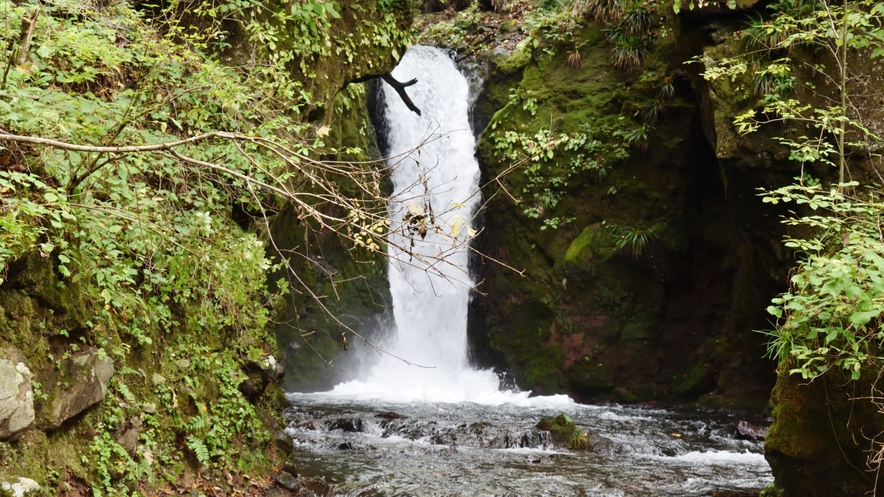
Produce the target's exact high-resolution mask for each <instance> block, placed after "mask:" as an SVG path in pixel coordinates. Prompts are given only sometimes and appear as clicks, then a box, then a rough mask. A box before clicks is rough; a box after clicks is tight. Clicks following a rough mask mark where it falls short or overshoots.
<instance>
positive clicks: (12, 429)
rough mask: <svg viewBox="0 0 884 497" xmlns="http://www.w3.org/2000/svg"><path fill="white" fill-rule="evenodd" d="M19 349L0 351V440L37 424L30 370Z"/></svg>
mask: <svg viewBox="0 0 884 497" xmlns="http://www.w3.org/2000/svg"><path fill="white" fill-rule="evenodd" d="M21 358H22V356H21V353H19V352H17V351H0V440H9V439H16V438H18V437H19V436H20V435H21V434H22V433H24V432H25V431H26V430H27V429H28V428H30V427H31V425H33V424H34V392H33V391H32V390H31V370H30V369H28V367H27V366H26V365H25V363H24V362H23V361H22V360H21Z"/></svg>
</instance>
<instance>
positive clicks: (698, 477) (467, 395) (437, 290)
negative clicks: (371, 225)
mask: <svg viewBox="0 0 884 497" xmlns="http://www.w3.org/2000/svg"><path fill="white" fill-rule="evenodd" d="M393 76H394V77H395V78H396V79H397V80H399V81H403V82H404V81H407V80H411V79H412V78H417V80H418V82H417V83H416V84H415V85H413V86H409V87H408V88H407V91H408V94H409V95H410V96H411V98H412V100H413V101H414V103H415V105H416V106H417V107H418V108H420V109H421V111H422V113H421V115H420V116H418V115H417V114H416V113H414V112H411V111H410V110H408V108H407V107H406V106H405V104H404V103H403V102H402V101H401V99H400V98H399V96H398V95H396V93H395V92H394V90H393V89H392V88H391V87H389V86H388V85H384V88H383V90H382V91H383V92H384V98H383V99H382V101H383V102H384V116H385V121H386V130H385V131H386V133H385V137H386V140H387V142H388V148H389V150H387V155H388V156H390V157H394V159H392V160H391V161H390V163H389V166H390V167H391V169H392V178H393V184H394V199H395V201H394V202H392V203H391V205H390V218H391V231H392V233H391V235H390V237H389V242H390V243H389V245H388V255H389V258H390V262H389V264H390V268H389V274H390V292H391V295H392V298H393V305H394V308H393V314H394V318H395V330H389V331H390V333H388V339H387V340H385V341H383V343H381V344H380V350H378V351H373V350H371V351H370V353H369V355H370V356H371V357H373V358H374V360H373V361H368V359H369V358H368V357H367V358H366V361H364V362H366V365H365V367H364V370H363V371H360V372H359V373H360V374H359V378H360V379H358V380H353V381H349V382H346V383H342V384H340V385H338V386H337V387H335V388H334V389H333V390H332V391H330V392H318V393H289V394H288V398H289V400H290V401H291V402H292V407H290V408H289V409H287V410H286V413H285V414H286V417H287V419H288V421H289V425H288V428H287V433H288V434H289V435H290V436H291V437H292V439H293V441H294V444H295V460H294V463H295V466H296V467H297V468H298V471H299V472H300V473H301V474H304V475H312V476H315V477H318V478H320V479H321V480H322V482H323V484H322V485H321V488H317V489H316V490H315V492H314V493H315V494H316V495H353V496H357V495H359V496H431V495H432V496H443V495H444V496H479V495H483V496H484V495H488V496H529V495H531V496H533V495H550V496H649V495H655V496H701V495H713V493H714V492H722V491H733V492H756V493H757V491H759V490H760V489H761V488H762V487H763V486H764V485H765V484H766V483H767V482H769V481H771V480H772V477H771V475H770V468H769V467H768V465H767V462H766V461H765V459H764V457H763V455H762V442H760V441H758V440H754V441H753V440H743V439H741V437H740V436H739V435H740V433H741V431H742V432H743V433H744V434H745V432H746V430H740V429H738V426H739V425H740V422H741V421H744V420H743V418H740V417H738V416H737V415H736V414H734V413H729V412H721V411H711V410H700V409H695V410H681V411H671V410H662V409H650V408H635V407H620V406H587V405H580V404H576V403H574V402H573V401H572V400H571V399H570V398H568V397H566V396H562V395H557V396H547V397H533V398H529V396H528V393H527V392H516V391H508V390H502V389H500V387H499V385H500V381H499V379H498V377H497V376H496V375H495V374H494V373H493V372H491V371H487V370H476V369H473V368H471V367H470V366H469V364H468V351H467V335H466V332H467V329H466V328H467V307H468V303H469V298H470V290H471V287H472V285H473V283H474V282H473V279H472V277H471V276H470V274H469V272H468V270H467V262H468V249H467V244H468V243H469V236H470V233H469V232H470V230H469V229H468V228H469V227H470V226H471V219H472V216H473V215H474V214H475V211H476V209H477V207H478V204H479V202H480V198H479V194H478V188H479V187H478V181H479V166H478V163H477V162H476V159H475V157H474V152H475V140H474V137H473V133H472V131H471V130H470V124H469V117H468V115H469V105H470V102H471V101H472V100H473V98H474V97H475V91H473V92H472V94H471V89H470V85H469V83H468V81H467V79H466V78H465V77H464V76H463V75H461V73H460V72H459V71H458V69H457V68H456V66H455V64H454V62H453V61H452V60H451V58H450V57H449V56H448V54H447V53H446V52H444V51H442V50H440V49H436V48H432V47H421V46H417V47H413V48H412V49H411V50H409V51H408V53H406V54H405V56H404V57H403V59H402V61H401V63H400V64H399V66H398V67H397V68H396V70H395V71H394V72H393ZM421 144H422V145H421ZM419 145H420V147H419V149H418V150H416V151H414V152H412V153H411V154H408V155H406V154H407V152H409V151H411V150H414V149H415V148H416V147H418V146H419ZM560 413H566V414H568V415H569V416H571V417H572V418H573V420H574V422H575V424H576V425H577V427H578V428H579V429H580V430H582V431H585V432H587V433H589V434H590V437H589V438H590V440H591V441H592V442H591V443H590V450H586V451H571V450H569V449H568V448H566V447H559V446H556V445H555V444H554V443H553V442H552V441H551V439H550V437H549V433H548V432H545V431H542V430H539V429H537V428H535V425H536V424H537V422H538V421H539V420H540V418H541V417H543V416H547V415H551V416H554V415H558V414H560ZM731 495H743V494H731ZM746 495H748V494H746Z"/></svg>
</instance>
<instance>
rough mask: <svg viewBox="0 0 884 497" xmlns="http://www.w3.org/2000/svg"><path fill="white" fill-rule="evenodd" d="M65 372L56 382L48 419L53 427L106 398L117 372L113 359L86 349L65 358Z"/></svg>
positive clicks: (51, 427) (48, 423)
mask: <svg viewBox="0 0 884 497" xmlns="http://www.w3.org/2000/svg"><path fill="white" fill-rule="evenodd" d="M62 372H63V374H64V377H63V378H62V379H61V380H60V381H59V382H58V384H57V387H56V391H55V395H54V399H53V401H52V411H51V413H50V414H49V419H48V420H47V428H48V429H50V430H52V429H55V428H58V427H59V426H61V424H62V423H64V422H65V421H66V420H68V419H70V418H72V417H74V416H76V415H77V414H80V413H81V412H83V411H84V410H85V409H86V408H87V407H89V406H91V405H93V404H96V403H98V402H100V401H101V400H102V399H104V396H105V394H106V393H107V385H108V382H109V381H110V379H111V376H113V374H114V361H113V360H112V359H110V358H109V357H107V356H105V357H103V358H102V357H99V355H98V354H97V353H95V352H84V353H81V354H78V355H76V356H73V357H71V358H70V359H68V360H66V361H65V363H64V366H63V367H62Z"/></svg>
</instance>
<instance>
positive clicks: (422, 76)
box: [321, 46, 573, 405]
mask: <svg viewBox="0 0 884 497" xmlns="http://www.w3.org/2000/svg"><path fill="white" fill-rule="evenodd" d="M393 77H394V78H396V79H397V80H399V81H402V82H405V81H408V80H411V79H413V78H417V80H418V81H417V84H415V85H413V86H409V87H408V88H407V92H408V95H409V96H410V97H411V99H412V100H413V101H414V103H415V105H416V106H417V107H418V108H419V109H421V112H422V115H420V116H418V115H417V114H416V113H414V112H412V111H410V110H409V109H408V108H407V107H406V105H405V104H404V103H403V102H402V99H401V98H400V97H399V96H398V95H397V94H396V92H395V90H394V89H393V88H392V87H390V86H389V85H386V84H384V85H383V92H384V102H385V108H384V117H385V120H386V123H387V139H388V143H389V146H390V150H389V151H388V155H389V156H390V157H393V158H394V159H391V160H390V163H389V167H390V168H391V169H392V180H393V186H394V192H393V198H394V199H395V201H394V202H392V203H391V204H390V218H391V234H390V236H389V238H388V240H389V242H390V243H389V245H388V255H389V261H390V262H389V278H390V293H391V295H392V298H393V315H394V318H395V322H396V335H395V338H394V339H392V340H390V341H389V342H388V343H385V344H384V345H383V348H384V349H385V350H386V351H388V352H390V354H384V355H383V357H382V358H381V359H380V360H379V361H378V362H377V363H376V364H375V365H374V366H373V367H372V369H371V370H370V372H369V373H368V374H367V375H366V377H365V379H364V380H355V381H350V382H347V383H343V384H340V385H338V386H337V387H335V388H334V390H332V391H331V392H327V393H326V394H321V395H329V396H333V397H343V398H346V399H349V400H355V401H368V400H384V401H391V402H414V401H427V402H446V403H456V402H475V403H480V404H489V405H499V404H503V403H513V404H518V405H542V404H544V405H545V404H550V405H570V404H573V401H572V400H571V399H570V398H568V397H567V396H563V395H561V396H553V397H547V398H537V399H530V400H529V399H528V393H527V392H521V393H519V392H502V391H500V389H499V379H498V378H497V376H496V375H495V374H494V373H493V372H491V371H479V370H474V369H471V368H470V366H469V363H468V357H467V307H468V304H469V298H470V289H471V286H472V285H473V284H474V279H473V277H472V275H470V274H469V271H468V267H467V263H468V250H467V244H468V241H469V234H468V231H469V230H468V227H470V226H471V220H472V216H473V214H474V213H475V211H476V209H477V207H478V203H479V201H480V195H479V193H478V190H479V185H478V182H479V164H478V162H477V161H476V158H475V150H476V143H475V139H474V137H473V134H472V132H471V131H470V123H469V117H468V115H469V114H468V113H469V94H470V87H469V83H468V82H467V79H466V78H465V77H464V76H463V75H462V74H461V73H460V72H459V71H458V70H457V67H456V66H455V64H454V62H453V61H452V60H451V58H450V57H449V56H448V55H447V54H446V53H445V52H444V51H442V50H440V49H438V48H434V47H425V46H415V47H412V48H411V49H410V50H409V51H408V52H407V53H406V54H405V56H404V57H403V58H402V61H401V62H400V63H399V65H398V66H397V67H396V69H395V70H394V71H393ZM417 147H420V148H419V149H418V150H417V151H416V152H412V153H411V154H410V155H408V156H407V157H405V156H406V154H408V152H409V151H412V150H414V149H415V148H417ZM403 157H405V158H403ZM434 226H441V227H442V230H441V232H437V231H436V230H435V229H434ZM403 359H404V360H403ZM406 361H407V362H406ZM409 363H410V364H409Z"/></svg>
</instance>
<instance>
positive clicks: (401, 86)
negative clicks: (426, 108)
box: [381, 73, 421, 115]
mask: <svg viewBox="0 0 884 497" xmlns="http://www.w3.org/2000/svg"><path fill="white" fill-rule="evenodd" d="M381 79H383V80H384V81H386V82H387V84H388V85H390V86H392V87H393V89H394V90H396V93H398V94H399V98H401V99H402V101H403V102H404V103H405V106H406V107H408V110H410V111H412V112H414V113H415V114H417V115H421V110H420V109H418V108H417V106H416V105H414V102H412V101H411V98H410V97H409V96H408V93H405V89H406V88H407V87H409V86H411V85H413V84H415V83H417V78H415V79H412V80H411V81H406V82H404V83H400V82H399V81H396V79H395V78H393V75H392V74H390V73H387V74H384V75H382V76H381Z"/></svg>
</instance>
